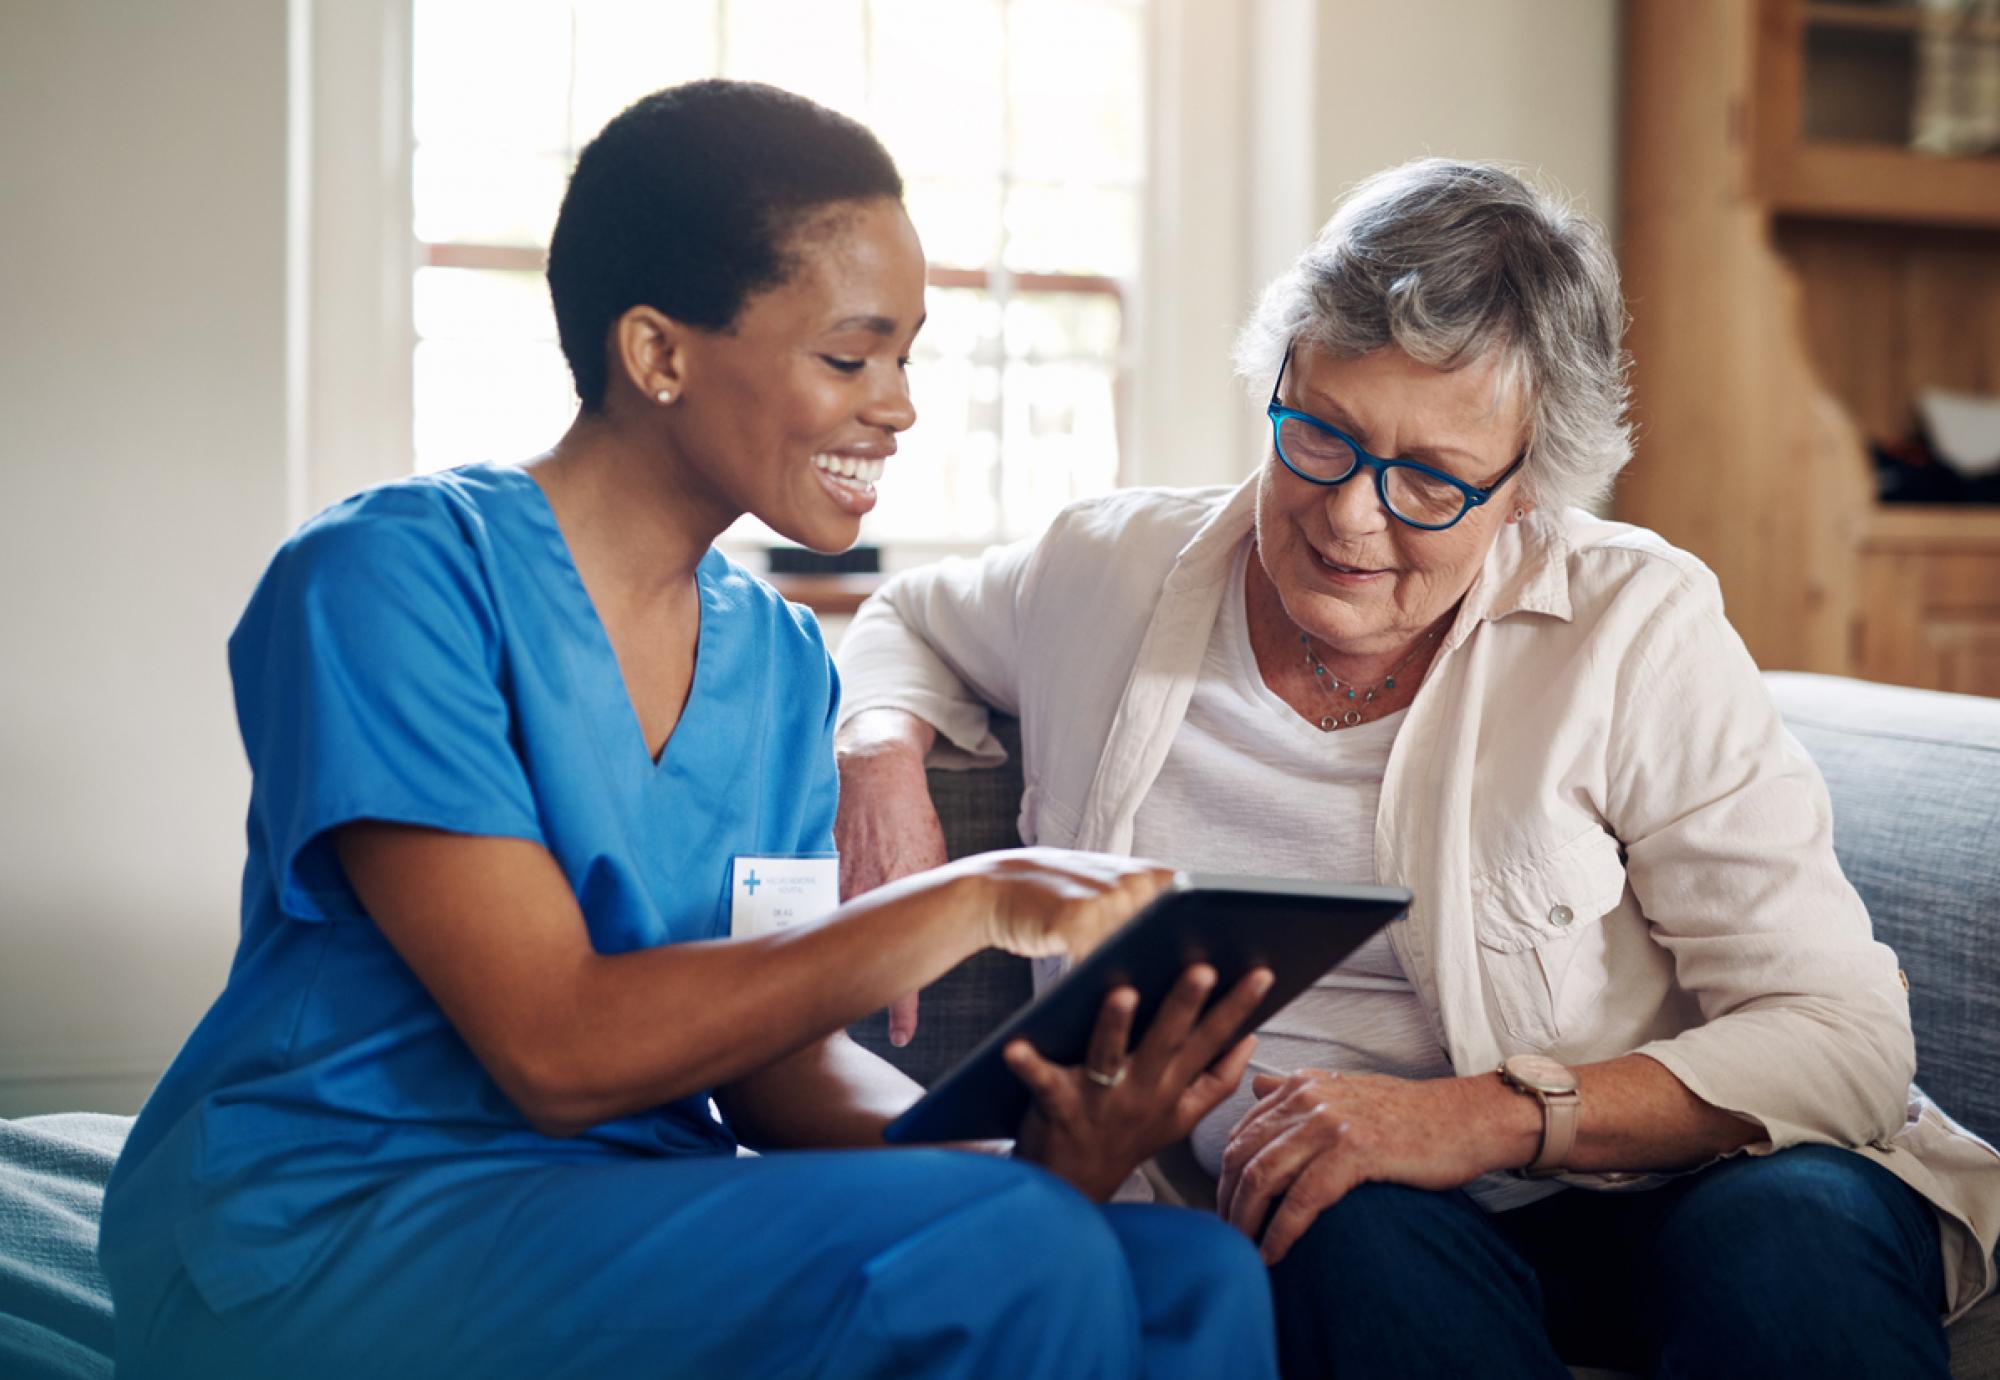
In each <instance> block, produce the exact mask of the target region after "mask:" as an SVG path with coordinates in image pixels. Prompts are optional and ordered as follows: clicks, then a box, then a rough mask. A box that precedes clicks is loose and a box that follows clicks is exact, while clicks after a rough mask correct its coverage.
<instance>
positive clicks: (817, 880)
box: [729, 853, 840, 939]
mask: <svg viewBox="0 0 2000 1380" xmlns="http://www.w3.org/2000/svg"><path fill="white" fill-rule="evenodd" d="M839 905H840V855H839V854H838V853H809V854H805V855H803V856H800V857H791V858H752V857H739V858H737V859H736V860H735V864H734V866H733V867H732V869H731V875H730V880H729V937H730V938H732V939H748V938H750V937H751V936H753V935H759V934H774V933H776V932H777V931H779V930H787V929H790V928H792V926H794V925H806V924H810V923H812V922H813V921H815V920H822V919H825V918H826V917H827V916H828V915H830V914H832V913H833V911H834V910H835V909H836V908H837V907H838V906H839Z"/></svg>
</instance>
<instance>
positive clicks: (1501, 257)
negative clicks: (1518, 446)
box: [1236, 158, 1632, 509]
mask: <svg viewBox="0 0 2000 1380" xmlns="http://www.w3.org/2000/svg"><path fill="white" fill-rule="evenodd" d="M1627 319H1628V318H1627V316H1626V313H1625V301H1624V298H1623V296H1622V295H1621V294H1620V292H1619V288H1618V266H1617V263H1616V262H1615V261H1614V260H1613V258H1612V256H1611V249H1610V246H1609V245H1608V244H1607V243H1606V242H1605V238H1604V232H1603V230H1602V229H1600V228H1599V227H1598V225H1597V223H1596V222H1595V221H1592V220H1591V219H1590V218H1589V217H1587V216H1585V215H1583V214H1581V213H1580V212H1578V211H1575V210H1573V209H1571V208H1570V207H1569V206H1567V205H1565V204H1564V203H1563V202H1561V201H1560V200H1558V199H1557V198H1556V197H1555V196H1553V195H1552V194H1550V193H1548V192H1545V191H1542V190H1540V189H1538V188H1535V187H1532V186H1530V185H1528V184H1527V183H1526V182H1523V181H1522V180H1521V179H1520V178H1519V177H1516V176H1515V175H1514V174H1512V173H1510V172H1508V171H1506V170H1504V169H1502V168H1498V167H1493V166H1491V165H1488V164H1483V163H1457V162H1451V161H1448V160H1446V159H1442V158H1425V159H1419V160H1418V161H1416V162H1413V163H1405V164H1403V165H1402V166H1401V167H1398V168H1390V169H1389V170H1387V171H1386V172H1379V173H1377V174H1375V175H1374V176H1373V177H1371V178H1369V179H1367V180H1366V181H1364V182H1362V183H1361V184H1360V185H1358V186H1357V187H1355V188H1354V190H1353V191H1351V192H1350V193H1348V195H1347V196H1346V197H1345V198H1344V199H1343V200H1342V201H1341V203H1340V205H1339V207H1338V208H1337V209H1336V210H1335V211H1334V214H1333V219H1331V220H1329V221H1328V222H1327V223H1326V227H1325V228H1324V229H1322V230H1321V231H1320V232H1319V236H1318V238H1317V239H1315V240H1314V241H1313V243H1312V246H1311V247H1310V248H1308V249H1307V250H1306V251H1305V253H1303V254H1301V255H1300V256H1299V259H1298V262H1297V263H1295V264H1294V265H1292V267H1291V268H1290V269H1289V270H1288V271H1287V272H1286V273H1285V274H1284V275H1283V276H1281V277H1280V278H1278V279H1277V281H1275V282H1273V283H1272V284H1271V285H1270V286H1269V287H1268V288H1266V289H1265V290H1264V295H1263V297H1262V298H1261V299H1260V300H1259V301H1258V303H1257V307H1256V309H1255V310H1254V311H1253V312H1252V313H1251V314H1250V319H1249V321H1248V322H1246V323H1245V324H1244V327H1243V330H1242V333H1241V334H1240V335H1239V336H1238V337H1237V341H1236V372H1237V375H1238V376H1239V377H1240V378H1242V380H1243V381H1244V383H1245V384H1246V385H1247V386H1248V387H1249V389H1250V391H1251V393H1252V394H1253V395H1254V396H1255V398H1256V401H1257V402H1258V403H1260V404H1261V403H1262V402H1264V400H1265V399H1266V397H1267V396H1268V395H1269V392H1270V388H1271V381H1272V379H1274V378H1275V377H1276V376H1277V373H1278V367H1279V365H1280V363H1281V362H1282V361H1283V359H1284V354H1285V350H1286V349H1287V347H1288V346H1289V345H1290V344H1291V343H1292V342H1293V341H1295V340H1298V341H1310V342H1311V343H1313V344H1315V345H1318V346H1319V347H1320V348H1321V349H1324V350H1326V351H1328V352H1329V353H1332V354H1334V355H1336V356H1339V357H1342V358H1352V357H1355V356H1359V355H1365V354H1369V353H1372V352H1373V351H1375V350H1379V349H1382V348H1384V347H1385V346H1390V345H1394V346H1395V347H1397V348H1398V349H1400V350H1402V351H1403V352H1404V353H1405V354H1407V355H1409V356H1410V358H1412V359H1414V360H1416V361H1418V362H1419V363H1422V364H1428V365H1430V366H1431V367H1432V368H1435V369H1457V368H1460V367H1462V366H1464V365H1467V364H1471V363H1473V362H1474V361H1476V360H1480V359H1483V358H1485V357H1486V356H1487V355H1489V354H1491V353H1492V352H1494V351H1496V350H1498V351H1501V352H1502V355H1501V360H1502V378H1503V379H1504V380H1507V381H1509V382H1510V383H1511V384H1512V385H1513V386H1521V385H1522V384H1525V385H1526V388H1527V397H1526V401H1527V404H1528V446H1527V457H1528V458H1527V462H1526V463H1525V464H1524V465H1523V466H1522V467H1521V477H1522V481H1523V483H1524V484H1525V485H1526V486H1527V490H1528V496H1529V497H1531V498H1532V499H1533V500H1534V501H1535V502H1536V503H1537V504H1538V505H1540V506H1542V507H1544V508H1549V509H1559V508H1562V507H1566V506H1568V505H1571V504H1575V505H1579V506H1583V507H1592V506H1595V505H1596V504H1597V503H1599V502H1601V501H1602V500H1603V499H1604V498H1605V496H1606V495H1607V494H1609V492H1610V490H1611V483H1612V480H1613V479H1615V478H1616V477H1617V475H1618V471H1619V470H1621V469H1623V468H1624V467H1625V462H1626V461H1627V460H1629V459H1630V458H1631V456H1632V434H1631V427H1630V426H1629V425H1628V424H1627V422H1626V419H1625V404H1626V399H1627V395H1628V391H1629V390H1628V389H1627V387H1626V382H1625V375H1626V370H1627V368H1628V366H1629V357H1628V356H1627V355H1626V354H1625V351H1624V349H1623V347H1622V345H1621V343H1620V342H1621V341H1622V339H1623V337H1624V334H1625V324H1626V321H1627Z"/></svg>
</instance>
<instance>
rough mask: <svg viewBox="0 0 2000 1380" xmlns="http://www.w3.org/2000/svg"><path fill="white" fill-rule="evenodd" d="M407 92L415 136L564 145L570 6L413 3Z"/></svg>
mask: <svg viewBox="0 0 2000 1380" xmlns="http://www.w3.org/2000/svg"><path fill="white" fill-rule="evenodd" d="M414 20H415V25H414V27H415V32H414V35H413V52H412V55H411V56H412V61H413V63H414V67H415V71H416V74H417V80H416V81H415V82H414V84H413V89H412V91H411V93H410V94H411V102H412V112H411V113H412V117H413V120H414V123H415V127H416V137H417V142H418V143H420V144H424V143H430V142H432V141H433V140H451V141H454V142H460V143H470V144H475V145H486V146H489V147H497V148H513V149H536V150H541V151H544V152H560V151H561V150H563V149H565V148H567V147H569V144H570V133H569V78H570V71H569V67H570V15H569V6H568V5H563V4H550V3H548V0H417V4H416V7H415V15H414Z"/></svg>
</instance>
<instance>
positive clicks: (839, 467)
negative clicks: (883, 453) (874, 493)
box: [812, 452, 887, 490]
mask: <svg viewBox="0 0 2000 1380" xmlns="http://www.w3.org/2000/svg"><path fill="white" fill-rule="evenodd" d="M812 462H813V468H814V469H816V470H819V471H820V472H821V473H823V474H825V475H826V476H827V477H828V478H829V479H832V480H834V481H835V482H837V483H841V484H845V485H848V486H851V487H853V488H856V489H866V490H873V489H874V487H875V481H876V480H878V479H880V478H881V477H882V469H883V466H884V465H885V464H886V463H887V461H885V460H884V459H882V458H881V457H879V456H876V457H864V456H855V455H829V454H826V453H824V452H822V453H821V454H818V455H815V456H814V457H813V458H812Z"/></svg>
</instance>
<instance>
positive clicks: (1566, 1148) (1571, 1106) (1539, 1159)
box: [1527, 1092, 1583, 1178]
mask: <svg viewBox="0 0 2000 1380" xmlns="http://www.w3.org/2000/svg"><path fill="white" fill-rule="evenodd" d="M1534 1096H1535V1098H1536V1100H1538V1101H1539V1102H1540V1103H1541V1104H1542V1148H1541V1151H1540V1153H1538V1154H1537V1155H1536V1156H1535V1161H1534V1163H1533V1164H1531V1165H1529V1166H1528V1168H1527V1173H1528V1175H1529V1176H1530V1177H1532V1178H1544V1177H1547V1176H1549V1175H1552V1174H1560V1173H1561V1172H1562V1168H1563V1165H1564V1164H1565V1163H1566V1162H1567V1161H1568V1160H1569V1152H1570V1151H1571V1149H1573V1148H1574V1147H1575V1145H1576V1123H1577V1120H1578V1117H1577V1113H1578V1112H1579V1111H1580V1110H1582V1106H1583V1098H1582V1097H1581V1096H1580V1095H1578V1094H1577V1093H1573V1092H1566V1093H1546V1092H1536V1093H1535V1094H1534Z"/></svg>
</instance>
